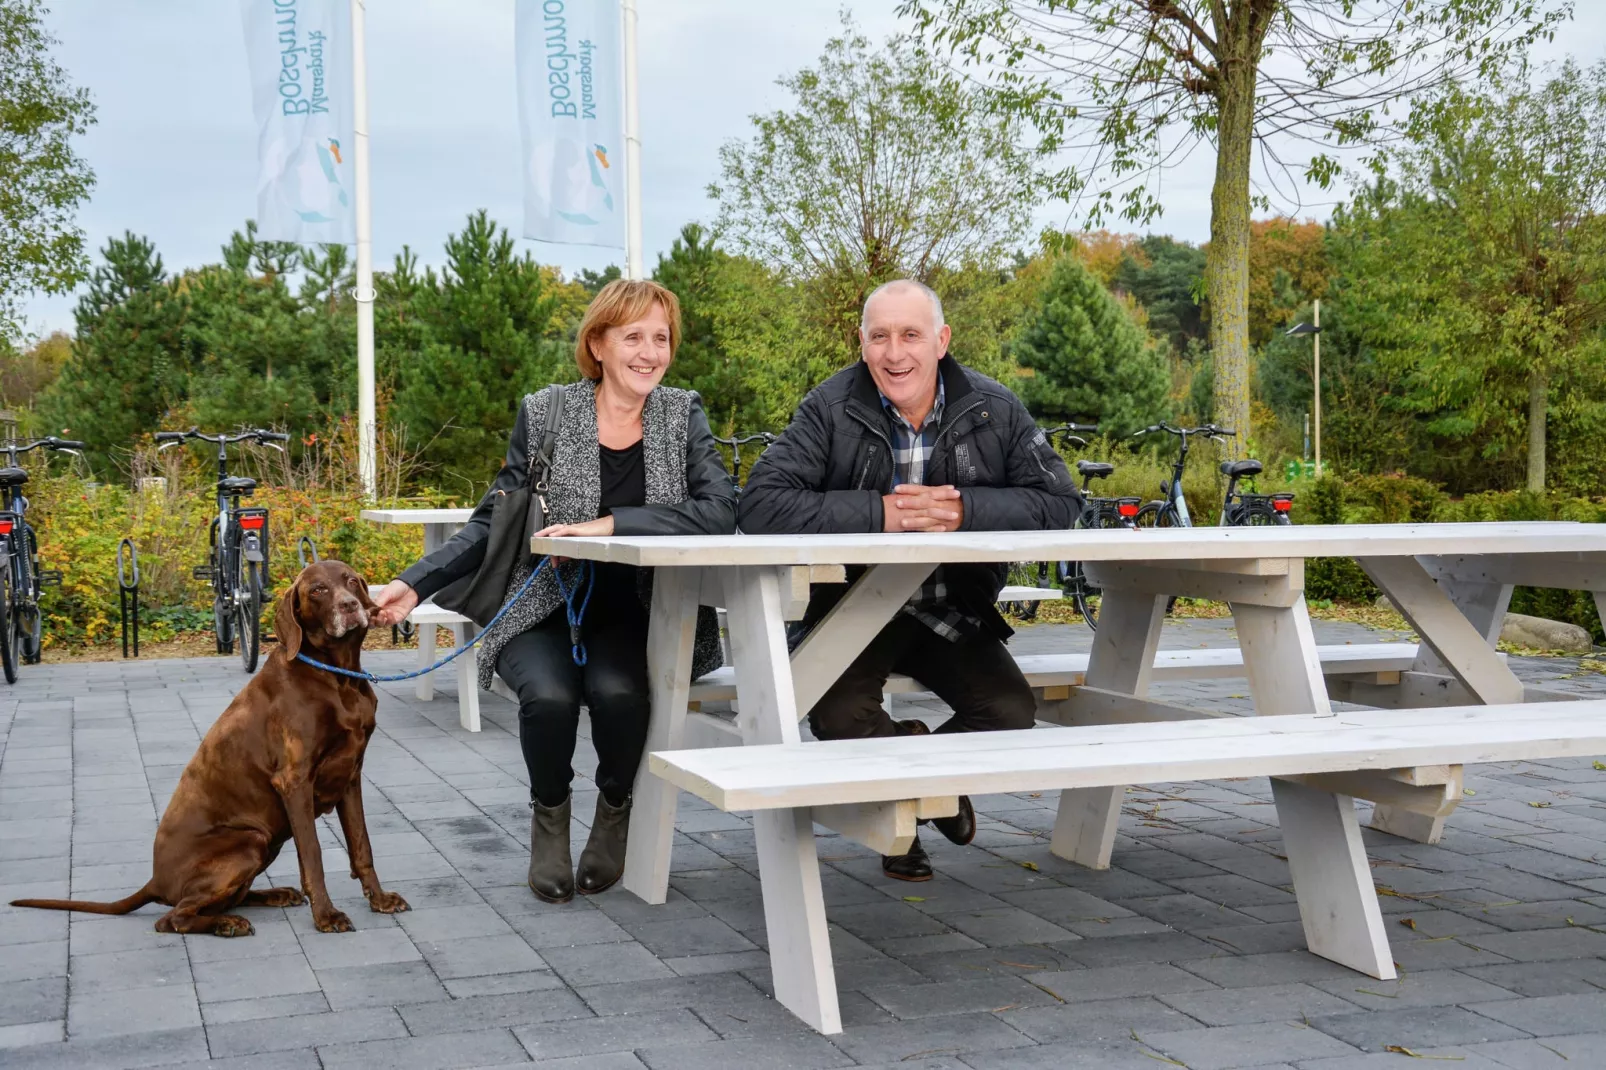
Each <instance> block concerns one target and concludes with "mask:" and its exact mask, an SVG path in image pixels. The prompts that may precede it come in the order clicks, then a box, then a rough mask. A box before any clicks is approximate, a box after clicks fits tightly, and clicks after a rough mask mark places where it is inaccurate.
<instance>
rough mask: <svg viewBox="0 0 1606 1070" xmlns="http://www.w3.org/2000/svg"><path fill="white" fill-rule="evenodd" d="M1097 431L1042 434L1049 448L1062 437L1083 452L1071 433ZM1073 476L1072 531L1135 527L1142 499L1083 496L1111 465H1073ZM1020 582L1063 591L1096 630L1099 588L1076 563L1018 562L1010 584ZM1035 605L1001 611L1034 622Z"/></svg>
mask: <svg viewBox="0 0 1606 1070" xmlns="http://www.w3.org/2000/svg"><path fill="white" fill-rule="evenodd" d="M1097 430H1098V425H1097V424H1061V425H1059V426H1058V427H1051V428H1049V429H1048V430H1046V431H1044V432H1043V434H1044V436H1045V437H1047V438H1048V440H1049V444H1050V445H1051V446H1052V445H1053V443H1054V437H1055V436H1056V435H1060V436H1063V439H1062V440H1063V441H1068V442H1071V443H1074V444H1075V445H1077V446H1080V447H1083V448H1086V446H1087V440H1086V439H1084V438H1081V437H1079V436H1078V435H1077V434H1075V432H1077V431H1085V432H1088V433H1092V432H1095V431H1097ZM1076 472H1077V474H1078V475H1080V476H1081V477H1082V509H1081V511H1080V512H1079V513H1078V514H1077V517H1076V520H1075V521H1074V522H1073V523H1072V524H1071V527H1072V528H1073V529H1086V528H1135V527H1136V526H1137V523H1136V521H1137V515H1138V509H1139V508H1140V507H1141V504H1142V501H1143V499H1141V498H1095V497H1092V496H1091V495H1089V494H1088V493H1087V492H1088V490H1089V489H1091V487H1092V485H1093V481H1094V480H1095V479H1104V478H1106V477H1108V476H1110V475H1112V474H1113V473H1114V472H1115V465H1113V464H1108V463H1105V462H1102V461H1077V462H1076ZM1034 573H1035V576H1034ZM1022 580H1024V581H1025V582H1024V584H1023V585H1024V586H1032V587H1040V588H1048V589H1053V588H1058V589H1061V590H1063V591H1065V593H1066V594H1067V595H1068V596H1069V597H1070V599H1071V601H1072V603H1073V604H1074V605H1075V606H1076V611H1077V612H1078V613H1080V614H1081V615H1082V619H1083V620H1085V621H1087V626H1088V627H1089V628H1092V629H1095V630H1097V628H1098V603H1097V602H1095V601H1094V599H1096V598H1098V597H1099V588H1098V587H1097V586H1095V585H1094V584H1093V583H1092V582H1091V581H1090V580H1089V579H1088V578H1087V573H1086V572H1085V571H1084V570H1083V568H1082V563H1081V562H1080V561H1039V562H1021V563H1018V564H1016V565H1013V566H1011V582H1012V583H1014V582H1017V581H1022ZM1034 580H1035V582H1034ZM1039 603H1040V600H1032V601H1012V602H1005V603H1004V609H1005V610H1006V612H1009V613H1012V614H1013V615H1014V616H1016V617H1019V618H1020V619H1021V620H1034V619H1036V617H1037V609H1038V605H1039Z"/></svg>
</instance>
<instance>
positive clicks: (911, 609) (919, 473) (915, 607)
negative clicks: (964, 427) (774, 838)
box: [878, 375, 981, 642]
mask: <svg viewBox="0 0 1606 1070" xmlns="http://www.w3.org/2000/svg"><path fill="white" fill-rule="evenodd" d="M878 392H879V391H878ZM946 401H947V391H946V390H945V389H944V387H943V383H942V376H941V375H938V376H937V400H936V403H935V404H934V405H932V406H931V411H930V412H929V413H927V414H926V420H925V423H923V424H921V425H920V427H919V428H918V429H917V428H915V427H913V426H912V425H911V424H910V423H909V421H908V420H907V419H905V418H904V415H903V413H901V412H899V411H898V407H897V406H896V405H894V404H893V403H892V401H891V400H890V399H889V398H888V397H887V396H886V395H885V394H881V405H882V407H884V408H885V409H886V410H887V415H888V416H889V417H891V419H892V486H893V487H896V486H898V485H899V484H901V483H911V484H919V485H921V486H924V485H925V483H926V465H927V464H928V462H930V460H931V452H932V450H934V449H936V447H937V431H938V429H939V427H940V426H941V424H942V410H943V406H944V404H945V403H946ZM887 489H888V490H889V491H890V490H891V489H892V487H888V488H887ZM942 573H943V570H942V569H941V568H940V567H939V568H937V569H936V570H935V571H933V572H932V574H931V575H930V576H929V577H927V579H926V582H925V583H923V584H921V585H920V589H919V590H917V591H916V592H915V593H914V594H912V595H910V596H909V601H908V602H906V603H904V606H903V612H905V613H907V614H909V615H910V616H911V617H914V618H915V619H916V620H918V621H920V622H921V623H922V624H924V625H925V626H926V627H928V628H930V629H931V630H932V631H934V632H936V633H937V634H938V635H940V636H942V637H943V638H944V639H947V640H949V641H950V642H957V641H958V640H960V639H962V638H964V637H965V636H966V635H972V634H975V633H977V632H978V631H979V630H980V628H981V622H980V621H977V620H973V619H972V618H971V617H969V616H967V615H966V614H964V613H961V612H959V610H957V609H955V608H954V607H953V606H952V605H951V604H950V603H949V601H948V584H947V582H946V581H945V580H944V578H943V574H942Z"/></svg>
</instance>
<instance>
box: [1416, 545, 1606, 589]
mask: <svg viewBox="0 0 1606 1070" xmlns="http://www.w3.org/2000/svg"><path fill="white" fill-rule="evenodd" d="M1423 564H1424V565H1427V564H1428V561H1427V560H1423ZM1436 564H1437V566H1438V567H1437V568H1436V569H1435V568H1433V567H1431V566H1430V567H1429V571H1431V572H1433V573H1434V575H1435V576H1439V577H1449V578H1451V579H1457V580H1467V581H1470V582H1473V583H1482V584H1492V585H1494V586H1512V585H1515V586H1520V587H1555V588H1560V589H1562V590H1569V591H1595V590H1606V553H1556V554H1523V553H1511V554H1476V555H1466V554H1456V555H1452V556H1440V557H1438V558H1437V561H1436Z"/></svg>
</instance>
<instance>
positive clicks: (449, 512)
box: [358, 509, 474, 525]
mask: <svg viewBox="0 0 1606 1070" xmlns="http://www.w3.org/2000/svg"><path fill="white" fill-rule="evenodd" d="M473 513H474V510H472V509H364V510H363V511H362V512H361V513H359V514H358V515H359V516H361V517H362V518H363V519H364V520H371V521H373V522H374V523H376V524H458V525H462V524H466V523H468V518H469V517H470V516H472V515H473Z"/></svg>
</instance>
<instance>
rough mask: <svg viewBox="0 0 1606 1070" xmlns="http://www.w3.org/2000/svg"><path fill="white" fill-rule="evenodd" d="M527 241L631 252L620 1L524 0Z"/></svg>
mask: <svg viewBox="0 0 1606 1070" xmlns="http://www.w3.org/2000/svg"><path fill="white" fill-rule="evenodd" d="M515 11H516V17H515V20H514V38H515V43H516V53H517V56H518V79H519V123H520V126H521V127H522V128H523V133H524V236H525V237H527V238H534V239H536V240H537V241H548V242H562V243H565V244H570V245H606V246H610V247H613V248H623V247H624V244H625V196H624V190H625V183H624V170H625V168H624V118H623V117H624V108H623V106H622V99H621V98H622V97H623V93H624V83H623V73H622V72H623V65H622V64H623V53H622V50H621V48H620V44H619V37H620V26H619V0H517V8H516V9H515Z"/></svg>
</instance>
